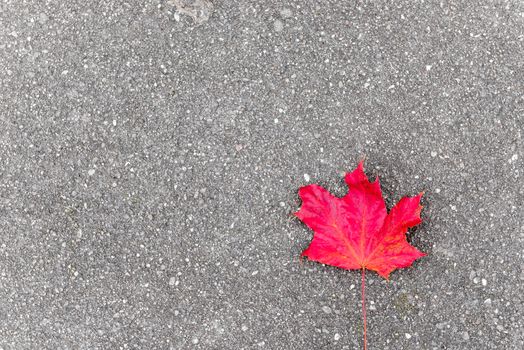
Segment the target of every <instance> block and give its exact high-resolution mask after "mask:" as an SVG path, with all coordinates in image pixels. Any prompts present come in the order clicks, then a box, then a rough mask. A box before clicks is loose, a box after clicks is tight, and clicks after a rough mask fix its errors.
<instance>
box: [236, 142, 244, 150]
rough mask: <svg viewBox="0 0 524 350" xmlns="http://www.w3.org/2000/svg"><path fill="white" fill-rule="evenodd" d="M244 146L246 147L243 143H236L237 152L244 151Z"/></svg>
mask: <svg viewBox="0 0 524 350" xmlns="http://www.w3.org/2000/svg"><path fill="white" fill-rule="evenodd" d="M242 148H244V147H243V146H242V145H240V144H239V145H235V150H236V151H237V152H240V151H242Z"/></svg>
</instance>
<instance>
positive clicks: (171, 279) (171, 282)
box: [169, 277, 176, 286]
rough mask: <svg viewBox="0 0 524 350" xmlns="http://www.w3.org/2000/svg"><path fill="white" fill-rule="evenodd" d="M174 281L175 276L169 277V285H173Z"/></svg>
mask: <svg viewBox="0 0 524 350" xmlns="http://www.w3.org/2000/svg"><path fill="white" fill-rule="evenodd" d="M175 283H176V278H175V277H171V278H170V279H169V285H170V286H174V285H175Z"/></svg>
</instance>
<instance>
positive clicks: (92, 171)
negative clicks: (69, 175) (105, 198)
mask: <svg viewBox="0 0 524 350" xmlns="http://www.w3.org/2000/svg"><path fill="white" fill-rule="evenodd" d="M87 175H89V176H93V175H95V169H89V171H88V172H87Z"/></svg>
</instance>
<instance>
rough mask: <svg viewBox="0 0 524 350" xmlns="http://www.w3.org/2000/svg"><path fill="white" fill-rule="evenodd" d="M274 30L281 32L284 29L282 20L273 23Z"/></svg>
mask: <svg viewBox="0 0 524 350" xmlns="http://www.w3.org/2000/svg"><path fill="white" fill-rule="evenodd" d="M273 28H274V29H275V31H276V32H281V31H282V29H284V23H282V21H281V20H279V19H277V20H275V22H273Z"/></svg>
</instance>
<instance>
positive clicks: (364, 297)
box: [361, 267, 368, 350]
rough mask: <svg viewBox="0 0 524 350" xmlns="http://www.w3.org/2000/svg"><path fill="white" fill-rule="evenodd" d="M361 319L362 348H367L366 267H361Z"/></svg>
mask: <svg viewBox="0 0 524 350" xmlns="http://www.w3.org/2000/svg"><path fill="white" fill-rule="evenodd" d="M361 284H362V321H363V323H364V350H367V348H368V339H367V326H366V324H367V321H366V268H365V267H363V268H362V283H361Z"/></svg>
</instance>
